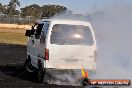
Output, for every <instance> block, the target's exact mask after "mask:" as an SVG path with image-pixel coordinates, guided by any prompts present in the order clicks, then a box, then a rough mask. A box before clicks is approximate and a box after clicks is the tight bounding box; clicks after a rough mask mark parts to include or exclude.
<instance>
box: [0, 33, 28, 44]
mask: <svg viewBox="0 0 132 88" xmlns="http://www.w3.org/2000/svg"><path fill="white" fill-rule="evenodd" d="M26 42H27V37H25V35H24V33H7V32H0V43H11V44H22V45H25V44H26Z"/></svg>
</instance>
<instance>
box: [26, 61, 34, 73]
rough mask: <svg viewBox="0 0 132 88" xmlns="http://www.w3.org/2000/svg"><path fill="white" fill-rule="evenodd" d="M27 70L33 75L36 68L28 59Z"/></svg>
mask: <svg viewBox="0 0 132 88" xmlns="http://www.w3.org/2000/svg"><path fill="white" fill-rule="evenodd" d="M24 67H25V70H26V71H27V72H29V73H33V72H34V71H35V68H34V67H33V66H32V64H31V59H27V60H26V61H25V64H24Z"/></svg>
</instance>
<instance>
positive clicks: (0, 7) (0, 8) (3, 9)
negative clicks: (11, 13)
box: [0, 3, 6, 14]
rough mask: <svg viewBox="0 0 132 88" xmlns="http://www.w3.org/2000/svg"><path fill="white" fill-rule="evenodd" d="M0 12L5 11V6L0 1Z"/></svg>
mask: <svg viewBox="0 0 132 88" xmlns="http://www.w3.org/2000/svg"><path fill="white" fill-rule="evenodd" d="M0 12H2V13H4V14H5V13H6V7H5V6H4V5H2V4H1V3H0Z"/></svg>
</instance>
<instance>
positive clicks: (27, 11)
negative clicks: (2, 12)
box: [21, 4, 41, 18]
mask: <svg viewBox="0 0 132 88" xmlns="http://www.w3.org/2000/svg"><path fill="white" fill-rule="evenodd" d="M40 14H41V7H40V6H39V5H37V4H33V5H30V6H26V7H24V8H21V15H22V16H33V17H35V18H39V17H40Z"/></svg>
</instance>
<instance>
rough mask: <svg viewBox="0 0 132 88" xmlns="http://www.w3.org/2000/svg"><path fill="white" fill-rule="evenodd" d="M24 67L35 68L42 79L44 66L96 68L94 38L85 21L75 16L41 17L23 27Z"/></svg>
mask: <svg viewBox="0 0 132 88" xmlns="http://www.w3.org/2000/svg"><path fill="white" fill-rule="evenodd" d="M25 35H26V36H29V39H28V42H27V60H26V61H25V67H26V69H27V71H29V72H34V71H35V69H37V74H38V75H37V77H38V81H40V82H42V81H43V77H44V73H45V71H46V69H59V70H66V69H69V70H70V69H82V67H84V68H85V69H88V70H95V68H96V52H97V49H96V41H95V35H94V32H93V29H92V27H91V25H90V23H89V22H85V21H76V20H66V19H64V20H57V19H42V20H39V21H37V22H36V23H35V25H34V26H33V27H32V29H31V30H26V34H25Z"/></svg>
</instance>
